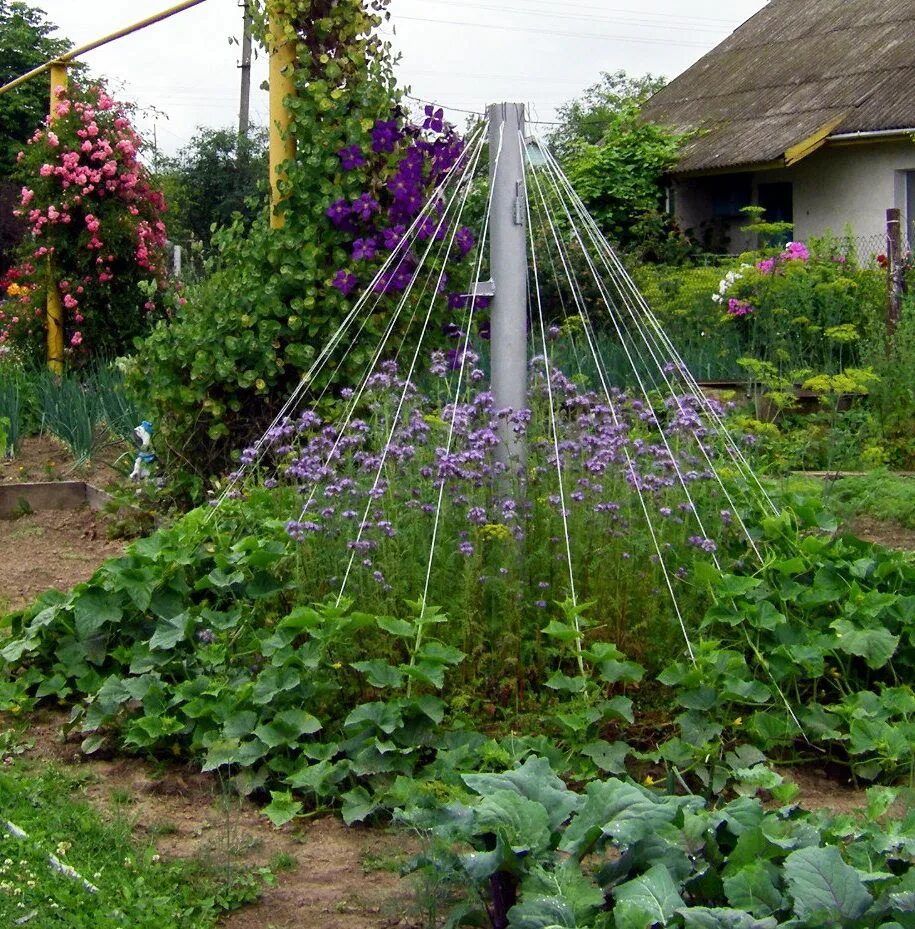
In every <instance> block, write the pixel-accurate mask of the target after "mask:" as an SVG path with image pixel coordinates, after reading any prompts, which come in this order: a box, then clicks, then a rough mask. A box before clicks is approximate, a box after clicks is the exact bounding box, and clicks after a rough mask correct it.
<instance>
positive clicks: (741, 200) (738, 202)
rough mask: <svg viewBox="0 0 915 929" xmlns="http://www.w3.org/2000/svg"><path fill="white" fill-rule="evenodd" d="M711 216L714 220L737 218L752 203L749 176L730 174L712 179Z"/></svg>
mask: <svg viewBox="0 0 915 929" xmlns="http://www.w3.org/2000/svg"><path fill="white" fill-rule="evenodd" d="M711 201H712V215H713V216H714V217H715V218H716V219H729V218H731V217H734V216H739V215H740V211H741V210H742V209H743V208H744V207H745V206H749V205H750V204H751V203H752V202H753V182H752V178H751V176H750V175H749V174H731V175H724V176H722V177H716V178H714V179H713V186H712V187H711Z"/></svg>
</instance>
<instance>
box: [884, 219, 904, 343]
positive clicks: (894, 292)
mask: <svg viewBox="0 0 915 929" xmlns="http://www.w3.org/2000/svg"><path fill="white" fill-rule="evenodd" d="M886 273H887V310H886V336H887V348H889V349H891V348H892V346H893V341H894V339H895V337H896V327H897V326H898V325H899V320H900V318H901V316H902V294H903V290H904V287H905V268H904V263H903V259H902V210H900V209H898V208H894V209H891V210H887V211H886Z"/></svg>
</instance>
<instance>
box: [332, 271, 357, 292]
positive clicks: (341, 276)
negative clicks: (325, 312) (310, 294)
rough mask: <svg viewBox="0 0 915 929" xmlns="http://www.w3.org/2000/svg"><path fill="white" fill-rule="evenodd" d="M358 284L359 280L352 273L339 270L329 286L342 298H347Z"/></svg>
mask: <svg viewBox="0 0 915 929" xmlns="http://www.w3.org/2000/svg"><path fill="white" fill-rule="evenodd" d="M358 283H359V278H357V277H356V275H355V274H353V272H352V271H345V270H343V269H342V268H341V269H340V270H339V271H338V272H337V273H336V274H335V275H334V279H333V280H332V281H331V286H333V287H336V288H337V290H339V291H340V293H341V294H343V296H344V297H348V296H349V295H350V294H351V293H352V292H353V290H354V289H355V287H356V285H357V284H358Z"/></svg>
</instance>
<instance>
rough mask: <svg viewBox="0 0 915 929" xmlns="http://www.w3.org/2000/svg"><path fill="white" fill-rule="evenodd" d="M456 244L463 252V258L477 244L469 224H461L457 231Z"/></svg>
mask: <svg viewBox="0 0 915 929" xmlns="http://www.w3.org/2000/svg"><path fill="white" fill-rule="evenodd" d="M454 244H455V245H457V247H458V250H459V251H460V253H461V258H463V257H464V256H465V255H466V254H467V253H468V252H469V251H470V250H471V249H472V248H473V246H474V245H475V244H476V240H475V239H474V237H473V232H471V231H470V229H468V227H467V226H461V228H460V229H458V231H457V233H455V236H454Z"/></svg>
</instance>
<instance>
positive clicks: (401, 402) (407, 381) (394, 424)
mask: <svg viewBox="0 0 915 929" xmlns="http://www.w3.org/2000/svg"><path fill="white" fill-rule="evenodd" d="M482 150H483V146H482V145H481V146H480V147H479V149H478V150H477V152H476V158H475V160H474V163H473V167H472V170H470V176H471V177H473V176H474V173H475V171H476V167H477V164H478V163H479V158H480V153H481V152H482ZM468 168H469V166H468ZM470 189H471V185H469V184H468V185H467V187H466V188H465V190H464V196H463V199H462V201H461V205H460V209H459V211H458V216H457V219H456V220H455V222H454V224H453V225H452V229H451V234H450V239H449V243H448V252H447V253H450V251H451V248H452V246H453V245H454V238H455V236H456V235H457V230H458V226H459V225H460V220H461V217H462V216H463V213H464V208H465V206H466V205H467V200H468V199H469V196H470ZM443 223H444V216H443V217H442V218H441V220H440V221H439V225H438V228H437V229H436V234H437V233H438V231H439V230H440V229H441V228H442V224H443ZM433 238H434V237H433ZM444 274H445V269H444V267H443V268H442V270H441V271H440V272H439V278H438V280H439V285H440V284H441V282H442V280H443V278H444ZM437 291H438V287H436V293H434V294H433V295H432V299H431V300H430V301H429V309H428V310H427V311H426V316H425V319H424V320H423V326H422V330H421V331H420V335H419V339H418V341H417V343H416V350H415V351H414V352H413V358H412V360H411V362H410V370H409V371H408V372H407V375H406V377H405V379H404V387H403V390H402V391H401V393H400V399H399V400H398V403H397V410H396V411H395V413H394V416H393V417H392V420H391V430H390V432H389V434H388V437H387V439H386V441H385V444H384V449H383V450H382V453H381V461H380V462H379V464H378V469H377V471H376V472H375V479H374V481H373V482H372V487H371V489H370V490H369V493H368V500H367V502H366V506H365V512H364V513H363V517H362V521H361V523H360V525H359V531H358V533H357V535H356V539H355V541H354V543H353V550H352V554H351V555H350V559H349V563H348V564H347V566H346V573H345V574H344V576H343V582H342V584H341V585H340V593H339V595H338V596H337V605H339V604H340V601H341V600H342V599H343V594H344V591H345V590H346V585H347V582H348V581H349V576H350V573H351V572H352V568H353V563H354V561H355V560H356V553H357V551H358V545H359V542H361V540H362V533H363V531H364V527H365V524H366V521H367V520H368V515H369V511H370V510H371V507H372V503H373V494H374V491H375V490H377V488H378V484H379V482H380V480H381V474H382V472H383V471H384V466H385V462H386V461H387V455H388V451H389V450H390V446H391V442H392V440H393V438H394V434H395V432H396V431H397V428H398V424H399V422H400V414H401V412H402V410H403V406H404V403H405V401H406V397H407V392H408V390H409V388H410V385H411V382H412V380H413V373H414V371H415V370H416V362H417V360H418V358H419V355H420V352H421V350H422V345H423V340H424V339H425V336H426V332H427V331H428V328H429V320H430V319H431V316H432V311H433V309H434V307H435V300H436V297H437V296H438V294H437Z"/></svg>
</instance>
